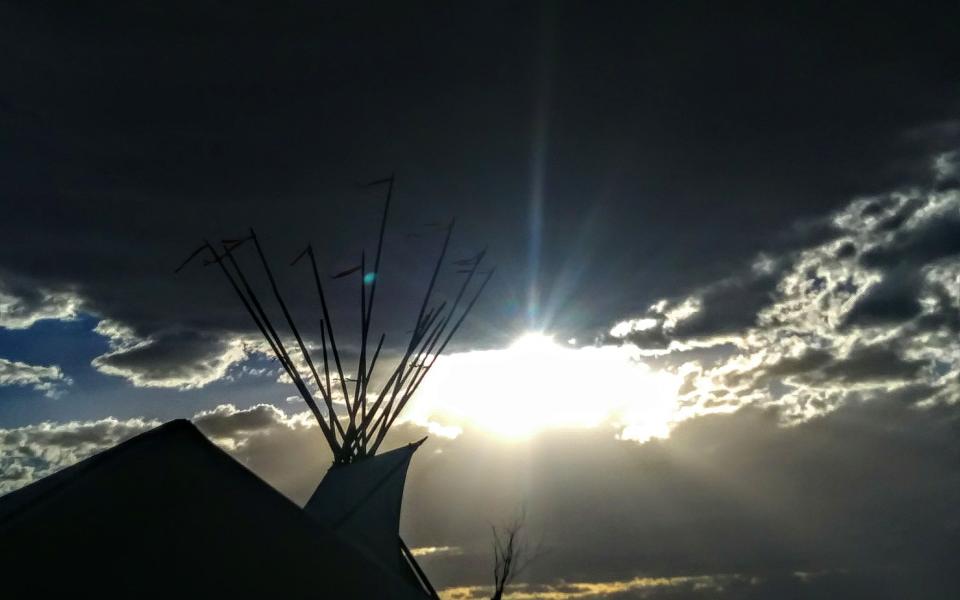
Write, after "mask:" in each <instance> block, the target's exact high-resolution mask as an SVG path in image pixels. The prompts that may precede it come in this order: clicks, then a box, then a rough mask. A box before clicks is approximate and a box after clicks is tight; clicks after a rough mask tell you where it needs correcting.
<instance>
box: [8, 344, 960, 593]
mask: <svg viewBox="0 0 960 600" xmlns="http://www.w3.org/2000/svg"><path fill="white" fill-rule="evenodd" d="M818 364H821V365H822V364H823V363H818ZM778 410H780V409H776V408H773V409H763V410H761V409H758V408H745V409H742V410H740V411H739V412H737V413H733V414H723V415H711V416H702V417H695V418H691V419H689V420H687V421H685V422H683V423H681V424H679V425H678V426H677V427H676V429H675V430H674V431H673V433H672V435H671V436H670V437H669V438H667V439H658V440H651V441H649V442H647V443H644V444H637V443H634V442H626V441H618V440H616V439H613V438H612V437H611V436H610V435H609V433H608V432H606V431H601V430H568V431H562V432H560V431H548V432H542V433H541V434H539V435H537V436H534V437H533V438H530V439H526V440H523V441H515V442H513V443H509V444H504V443H503V442H502V441H501V440H496V439H494V438H492V437H490V436H489V435H486V434H484V433H483V432H482V431H480V430H477V429H466V430H465V431H464V432H463V434H462V435H461V436H460V437H458V438H457V439H452V440H451V439H444V438H439V437H436V436H434V437H431V438H430V439H429V440H428V441H427V444H426V445H425V446H423V447H422V449H421V450H420V451H419V452H418V453H417V456H416V457H415V459H414V461H413V462H412V464H411V468H410V473H409V476H408V486H407V490H406V494H405V498H404V513H403V522H402V524H401V531H402V533H403V535H404V536H405V539H406V541H407V543H408V544H410V545H411V547H414V548H420V549H431V550H433V551H429V550H423V551H420V552H419V560H420V562H421V564H422V565H423V566H424V569H425V570H426V571H427V572H428V573H429V574H430V576H431V578H432V579H433V581H434V583H435V584H436V585H437V586H438V587H440V588H444V589H446V590H447V593H448V596H449V594H453V593H456V594H460V595H461V597H463V596H462V595H463V594H468V595H467V596H465V597H470V596H469V594H474V595H477V594H481V593H483V590H484V589H487V588H485V587H484V586H486V585H488V581H487V577H488V573H489V568H488V567H489V562H490V559H491V557H490V555H489V535H490V532H489V526H488V523H491V522H500V521H502V520H504V519H506V518H509V517H510V516H513V515H515V511H516V510H517V507H518V506H525V507H526V514H527V515H528V523H527V527H526V528H525V529H526V530H527V531H529V532H530V535H531V536H532V538H531V539H536V540H540V545H541V547H542V548H543V552H542V554H541V555H540V556H539V557H538V558H537V559H536V560H535V561H534V562H532V563H531V564H530V567H529V569H528V570H527V571H525V573H524V575H523V576H522V577H521V579H520V582H519V583H520V585H519V586H518V587H517V588H516V591H517V593H518V594H519V596H518V597H521V598H523V597H555V598H558V599H559V598H564V599H565V598H571V599H572V598H597V599H599V598H608V599H609V598H648V599H653V600H658V599H661V600H667V599H674V598H690V597H693V598H698V597H703V598H708V597H709V598H720V599H724V600H725V599H730V600H732V599H735V598H736V599H740V598H763V597H771V596H775V597H797V596H804V595H814V596H815V595H818V594H819V595H820V596H823V597H849V598H896V597H905V596H909V590H910V589H912V588H911V586H915V585H916V581H918V580H922V581H924V582H925V584H926V585H927V586H928V589H929V590H933V592H931V594H932V595H933V596H934V597H937V596H938V595H939V597H951V596H952V595H953V593H954V592H955V591H957V590H956V581H955V577H954V576H953V570H952V569H950V568H948V565H950V564H952V562H951V561H953V552H954V550H953V549H954V548H955V547H956V543H957V542H958V541H960V537H958V536H960V529H958V524H957V523H958V521H957V509H956V507H957V506H958V505H960V480H958V479H957V473H956V468H955V467H956V465H955V464H954V463H955V457H956V456H957V453H958V452H960V445H958V444H960V442H958V440H957V437H956V427H957V425H958V424H960V413H958V412H957V410H956V407H950V406H946V405H939V406H936V407H930V408H927V409H920V408H918V407H917V406H916V405H913V404H908V403H903V402H901V401H900V400H899V399H897V398H895V397H893V396H891V397H887V398H885V399H880V400H877V401H874V402H869V403H849V404H846V405H844V406H842V407H841V408H839V409H837V410H836V411H834V412H832V413H830V414H828V415H826V416H821V417H816V418H812V419H810V420H808V421H806V422H804V423H801V424H799V425H796V426H794V427H783V426H781V418H780V416H779V415H778V414H777V412H778ZM194 422H195V423H197V425H198V427H200V428H201V430H203V431H204V432H205V433H206V434H207V435H208V436H210V437H211V439H213V440H214V441H215V442H216V443H218V444H220V445H221V446H222V447H224V448H225V449H226V450H227V451H228V452H230V453H231V454H232V455H233V456H234V457H236V458H237V460H239V461H241V462H242V463H243V464H245V465H247V466H248V467H249V468H251V469H252V470H253V471H254V472H256V473H257V474H258V475H260V476H261V477H263V478H265V479H266V480H267V481H268V482H269V483H270V484H271V485H273V486H275V487H276V488H277V489H279V490H280V491H282V492H283V493H285V494H287V495H288V496H289V497H291V498H292V499H294V500H295V501H298V502H304V501H305V500H306V498H307V497H308V496H309V495H310V493H311V492H312V491H313V489H314V487H315V486H316V484H317V482H318V481H319V480H320V478H321V477H322V476H323V473H324V472H325V471H326V469H327V467H328V466H329V463H330V455H329V451H328V450H326V448H325V444H324V441H323V438H322V436H321V435H320V433H319V430H318V429H317V427H316V426H315V425H314V424H313V422H312V421H311V419H310V418H309V416H308V415H307V414H306V413H298V414H287V413H284V412H283V411H281V410H279V409H278V408H277V407H273V406H269V405H257V406H252V407H250V408H246V409H241V408H237V407H235V406H231V405H222V406H219V407H217V408H215V409H212V410H209V411H203V412H200V413H198V414H197V415H195V416H194ZM155 425H157V423H156V422H155V421H151V420H147V419H129V420H119V419H113V418H108V419H102V420H98V421H89V422H78V423H60V424H56V423H44V424H40V425H33V426H28V427H22V428H17V429H7V430H0V463H2V466H3V469H2V473H3V481H2V482H0V486H2V488H0V489H3V490H4V491H9V490H11V489H15V488H17V487H20V486H22V485H25V484H26V483H29V481H31V480H34V479H36V478H38V477H40V476H43V475H45V474H48V473H50V472H52V471H54V470H56V469H58V468H62V467H63V466H67V465H69V464H72V463H73V462H75V461H76V460H80V459H82V458H84V457H86V456H89V455H91V454H93V453H94V452H96V451H99V450H101V449H104V448H106V447H108V446H110V445H112V444H114V443H117V442H119V441H121V440H123V439H126V438H128V437H130V436H132V435H135V434H137V433H139V432H142V431H145V430H147V429H149V428H150V427H153V426H155ZM422 435H423V430H422V429H421V428H419V427H416V426H414V425H412V424H409V423H407V424H402V425H398V426H397V427H396V428H395V429H394V431H392V432H391V436H390V438H389V439H388V441H387V443H386V446H385V447H396V446H399V445H401V444H403V443H407V442H409V441H412V440H414V439H417V438H419V437H422ZM445 548H449V549H450V550H443V549H445ZM454 549H455V550H454ZM524 594H526V596H524ZM538 594H540V595H539V596H538ZM547 594H551V595H552V596H551V595H547ZM478 597H482V596H478Z"/></svg>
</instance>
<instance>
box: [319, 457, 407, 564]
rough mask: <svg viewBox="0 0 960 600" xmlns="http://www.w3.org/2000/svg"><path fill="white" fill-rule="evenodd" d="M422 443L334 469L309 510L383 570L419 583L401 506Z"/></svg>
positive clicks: (326, 476) (328, 473) (323, 481)
mask: <svg viewBox="0 0 960 600" xmlns="http://www.w3.org/2000/svg"><path fill="white" fill-rule="evenodd" d="M422 443H423V440H421V441H420V442H417V443H414V444H409V445H407V446H404V447H402V448H397V449H396V450H391V451H390V452H385V453H383V454H379V455H376V456H370V457H367V458H364V459H362V460H360V461H357V462H355V463H352V464H349V465H341V466H334V467H331V468H330V470H329V471H327V474H326V475H325V476H324V478H323V480H322V481H321V482H320V485H318V486H317V489H316V491H314V493H313V495H312V496H311V497H310V500H309V501H307V504H306V506H305V507H304V510H305V511H306V512H307V514H308V515H310V516H311V517H313V518H314V519H316V520H318V521H319V522H320V523H322V524H324V525H326V526H327V527H330V528H331V529H333V530H334V531H336V532H337V533H338V534H339V535H340V536H341V537H342V538H344V539H346V540H349V541H350V542H352V543H354V544H355V545H356V546H357V547H358V548H360V549H361V550H363V551H365V552H366V553H367V554H368V555H370V557H371V558H373V559H375V560H376V561H377V562H378V563H380V564H381V565H382V566H383V567H384V568H386V569H388V570H389V571H391V572H393V573H396V574H397V575H399V576H401V577H403V578H404V579H407V580H408V581H409V580H411V578H412V581H413V582H416V576H415V575H414V574H413V572H412V571H411V569H410V567H409V565H408V564H407V563H406V561H405V559H404V558H403V557H402V555H401V552H400V505H401V503H402V501H403V486H404V482H405V481H406V478H407V467H408V466H409V465H410V458H411V457H412V456H413V453H414V451H415V450H416V449H417V448H418V447H419V446H420V444H422Z"/></svg>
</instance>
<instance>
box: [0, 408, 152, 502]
mask: <svg viewBox="0 0 960 600" xmlns="http://www.w3.org/2000/svg"><path fill="white" fill-rule="evenodd" d="M159 424H160V423H159V422H157V421H153V420H149V419H141V418H135V419H127V420H120V419H116V418H114V417H107V418H105V419H99V420H96V421H71V422H68V423H40V424H37V425H29V426H26V427H19V428H15V429H0V494H4V493H7V492H10V491H13V490H15V489H18V488H20V487H23V486H24V485H27V484H29V483H31V482H33V481H36V480H37V479H40V478H42V477H45V476H47V475H49V474H51V473H53V472H55V471H58V470H60V469H62V468H64V467H68V466H70V465H72V464H74V463H76V462H78V461H80V460H83V459H85V458H87V457H89V456H92V455H94V454H96V453H97V452H100V451H102V450H105V449H107V448H109V447H111V446H114V445H115V444H118V443H120V442H122V441H124V440H125V439H128V438H130V437H133V436H134V435H137V434H139V433H143V432H145V431H147V430H149V429H152V428H153V427H156V426H157V425H159Z"/></svg>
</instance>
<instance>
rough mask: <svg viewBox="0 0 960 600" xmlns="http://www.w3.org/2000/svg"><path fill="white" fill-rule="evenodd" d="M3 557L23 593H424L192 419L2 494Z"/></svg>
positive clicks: (402, 599) (12, 584)
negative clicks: (225, 448) (307, 509)
mask: <svg viewBox="0 0 960 600" xmlns="http://www.w3.org/2000/svg"><path fill="white" fill-rule="evenodd" d="M0 565H2V569H0V570H2V571H3V572H4V573H5V576H4V585H3V587H4V592H5V595H7V596H9V597H11V598H18V597H47V596H52V595H54V594H58V595H67V594H69V596H68V597H80V596H86V595H92V596H95V597H101V598H103V597H124V598H126V597H133V596H134V595H136V596H144V595H146V596H150V597H154V596H168V597H184V596H186V597H194V596H201V595H204V596H207V597H226V596H230V597H234V598H254V597H257V598H268V597H283V598H338V599H339V598H356V599H361V598H363V599H367V598H389V599H396V600H413V599H419V600H422V598H423V592H422V591H421V590H420V589H418V588H417V587H415V586H413V585H411V584H410V583H409V582H408V581H406V580H404V579H402V578H400V577H398V576H397V575H396V573H394V572H391V571H389V570H387V569H385V568H383V567H382V566H381V565H380V564H378V563H377V561H375V560H371V559H370V558H369V557H368V556H367V555H366V554H364V553H363V552H362V551H360V550H358V549H357V548H355V547H354V546H353V545H352V544H350V543H349V542H348V541H346V540H345V539H344V538H343V537H342V536H340V535H338V534H337V533H335V532H333V531H332V530H331V529H330V528H328V527H325V526H324V525H322V523H320V522H318V521H317V520H316V519H313V518H311V517H309V516H308V515H307V514H306V513H305V512H304V511H303V510H302V509H300V507H298V506H297V505H296V504H294V503H293V502H291V501H290V500H289V499H287V498H286V497H285V496H283V495H281V494H280V493H279V492H277V491H276V490H274V489H273V488H272V487H270V486H269V485H268V484H266V483H265V482H264V481H263V480H261V479H260V478H258V477H257V476H256V475H254V474H253V473H252V472H250V471H249V470H248V469H247V468H246V467H244V466H243V465H241V464H240V463H238V462H237V461H236V460H234V459H233V458H232V457H230V456H229V455H228V454H226V453H225V452H223V451H222V450H221V449H219V448H217V447H216V446H215V445H214V444H213V443H211V442H210V441H209V440H207V438H206V437H205V436H204V435H203V434H202V433H200V432H199V431H198V430H197V429H196V428H195V427H194V426H193V425H192V424H191V423H190V422H188V421H184V420H178V421H172V422H170V423H167V424H165V425H162V426H160V427H158V428H156V429H153V430H151V431H149V432H147V433H144V434H142V435H140V436H137V437H135V438H133V439H130V440H128V441H126V442H124V443H122V444H119V445H117V446H115V447H113V448H111V449H109V450H106V451H104V452H101V453H100V454H97V455H95V456H93V457H91V458H88V459H86V460H84V461H82V462H80V463H78V464H76V465H74V466H72V467H69V468H67V469H63V470H62V471H60V472H58V473H56V474H54V475H51V476H49V477H47V478H45V479H43V480H41V481H39V482H36V483H34V484H32V485H30V486H27V487H25V488H23V489H21V490H19V491H16V492H12V493H10V494H8V495H6V496H4V497H0Z"/></svg>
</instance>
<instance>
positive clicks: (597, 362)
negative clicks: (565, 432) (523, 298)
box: [407, 332, 680, 441]
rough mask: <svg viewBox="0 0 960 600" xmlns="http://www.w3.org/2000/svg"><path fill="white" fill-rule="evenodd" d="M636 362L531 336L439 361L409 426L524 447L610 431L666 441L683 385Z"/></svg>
mask: <svg viewBox="0 0 960 600" xmlns="http://www.w3.org/2000/svg"><path fill="white" fill-rule="evenodd" d="M638 358H639V357H638V356H637V355H636V349H635V348H632V347H630V346H588V347H580V348H577V347H573V346H571V345H565V344H559V343H557V342H555V341H554V340H553V338H552V337H551V336H549V335H546V334H544V333H539V332H531V333H526V334H524V335H522V336H520V337H519V338H517V339H516V340H515V341H514V342H513V343H512V344H511V345H510V346H508V347H506V348H503V349H499V350H484V351H475V352H464V353H459V354H452V355H449V356H443V357H441V358H440V359H439V360H438V361H437V365H436V367H435V368H434V370H433V371H432V372H431V373H430V377H428V378H427V379H426V381H425V383H424V386H423V388H422V389H421V390H420V392H419V393H418V396H417V398H416V399H415V400H414V401H413V402H412V404H411V408H410V412H409V413H408V417H407V418H408V419H409V420H411V421H414V422H417V423H420V424H423V425H426V426H428V427H429V428H430V429H431V431H433V432H434V433H437V434H440V435H447V436H452V435H456V434H458V433H459V432H460V431H461V430H462V429H463V428H466V427H473V428H478V429H482V430H484V431H487V432H489V433H493V434H495V435H498V436H501V437H504V438H509V439H523V438H526V437H529V436H531V435H533V434H535V433H538V432H540V431H544V430H547V429H569V428H576V429H587V428H595V427H600V426H609V427H611V428H616V429H617V430H618V431H619V432H620V435H621V436H622V437H624V438H629V439H635V440H640V441H643V440H646V439H649V438H650V437H664V436H666V435H667V434H668V433H669V429H670V425H671V423H672V421H673V420H674V418H675V411H676V408H677V406H676V390H677V388H678V387H679V383H680V382H679V379H678V378H677V377H676V376H675V375H672V374H669V373H663V372H658V371H653V370H651V369H650V368H649V367H648V366H647V365H645V364H644V363H642V362H640V361H639V360H638Z"/></svg>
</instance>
